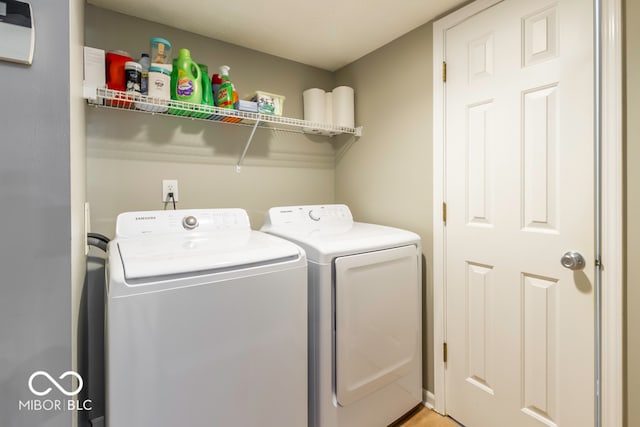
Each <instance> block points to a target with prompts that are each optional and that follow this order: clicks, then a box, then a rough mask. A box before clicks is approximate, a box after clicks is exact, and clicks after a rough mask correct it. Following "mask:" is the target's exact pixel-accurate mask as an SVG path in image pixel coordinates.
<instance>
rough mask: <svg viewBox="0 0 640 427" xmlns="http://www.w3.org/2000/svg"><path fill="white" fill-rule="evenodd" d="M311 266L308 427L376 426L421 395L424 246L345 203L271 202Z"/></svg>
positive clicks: (269, 224)
mask: <svg viewBox="0 0 640 427" xmlns="http://www.w3.org/2000/svg"><path fill="white" fill-rule="evenodd" d="M262 231H266V232H268V233H271V234H274V235H277V236H281V237H284V238H286V239H288V240H291V241H293V242H295V243H297V244H298V245H300V246H301V247H302V248H303V249H304V250H305V252H306V254H307V261H308V265H309V426H311V427H378V426H379V427H383V426H387V425H389V424H391V423H392V422H394V421H395V420H397V419H398V418H400V417H401V416H403V415H404V414H406V413H407V412H408V411H410V410H411V409H413V408H414V407H415V406H416V405H418V404H419V403H420V402H421V401H422V344H421V343H422V332H421V331H422V327H421V322H422V314H421V313H422V303H421V294H422V291H421V288H422V286H421V244H420V237H419V236H418V235H417V234H415V233H412V232H409V231H406V230H400V229H397V228H391V227H385V226H381V225H374V224H365V223H359V222H354V221H353V217H352V215H351V212H350V210H349V208H348V207H347V206H345V205H324V206H291V207H277V208H272V209H270V210H269V212H268V213H267V215H266V219H265V225H264V226H263V228H262Z"/></svg>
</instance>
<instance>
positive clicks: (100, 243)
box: [87, 233, 109, 252]
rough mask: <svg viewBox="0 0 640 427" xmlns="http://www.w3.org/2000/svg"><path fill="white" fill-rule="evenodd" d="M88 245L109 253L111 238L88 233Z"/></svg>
mask: <svg viewBox="0 0 640 427" xmlns="http://www.w3.org/2000/svg"><path fill="white" fill-rule="evenodd" d="M87 244H88V245H89V246H94V247H96V248H98V249H102V250H103V251H104V252H107V245H108V244H109V238H108V237H107V236H104V235H102V234H100V233H87Z"/></svg>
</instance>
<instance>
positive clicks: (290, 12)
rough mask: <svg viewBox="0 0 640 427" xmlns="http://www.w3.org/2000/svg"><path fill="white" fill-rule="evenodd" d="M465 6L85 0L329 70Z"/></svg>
mask: <svg viewBox="0 0 640 427" xmlns="http://www.w3.org/2000/svg"><path fill="white" fill-rule="evenodd" d="M467 1H468V0H395V1H393V0H392V1H389V0H315V1H313V0H231V1H222V0H186V1H185V0H181V1H176V0H88V2H89V3H91V4H93V5H96V6H99V7H102V8H105V9H110V10H114V11H116V12H121V13H124V14H127V15H132V16H136V17H139V18H142V19H147V20H149V21H154V22H159V23H161V24H165V25H169V26H172V27H179V28H180V29H183V30H186V31H190V32H193V33H197V34H200V35H203V36H207V37H210V38H213V39H217V40H222V41H225V42H228V43H232V44H236V45H240V46H243V47H247V48H250V49H255V50H258V51H261V52H265V53H269V54H271V55H275V56H279V57H282V58H286V59H289V60H292V61H297V62H301V63H303V64H308V65H312V66H315V67H318V68H322V69H326V70H329V71H335V70H337V69H339V68H341V67H343V66H345V65H347V64H349V63H351V62H353V61H355V60H357V59H358V58H361V57H362V56H364V55H366V54H367V53H369V52H372V51H374V50H376V49H378V48H379V47H381V46H384V45H385V44H387V43H389V42H390V41H392V40H394V39H396V38H398V37H400V36H402V35H403V34H406V33H407V32H409V31H411V30H413V29H414V28H416V27H419V26H420V25H422V24H424V23H426V22H428V21H431V20H432V19H433V18H435V17H437V16H440V15H442V14H443V13H445V12H446V11H448V10H451V9H453V8H455V7H457V6H459V5H461V4H463V3H466V2H467ZM176 23H179V24H176Z"/></svg>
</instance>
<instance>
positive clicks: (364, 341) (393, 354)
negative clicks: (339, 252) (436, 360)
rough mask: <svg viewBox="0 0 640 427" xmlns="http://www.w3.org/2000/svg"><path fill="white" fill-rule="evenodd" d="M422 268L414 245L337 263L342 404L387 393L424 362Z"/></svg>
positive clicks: (337, 362)
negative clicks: (421, 361)
mask: <svg viewBox="0 0 640 427" xmlns="http://www.w3.org/2000/svg"><path fill="white" fill-rule="evenodd" d="M419 268H420V264H419V258H418V249H417V247H416V246H414V245H410V246H403V247H399V248H393V249H385V250H380V251H375V252H368V253H363V254H357V255H349V256H344V257H339V258H336V260H335V294H334V295H335V313H336V319H335V322H336V323H335V327H336V333H335V343H334V348H335V369H336V395H337V399H338V403H339V404H340V405H342V406H346V405H348V404H350V403H352V402H354V401H356V400H358V399H360V398H362V397H364V396H366V395H368V394H369V393H371V392H374V391H376V390H379V389H381V388H382V387H384V386H386V385H387V384H390V383H392V382H394V381H396V380H398V379H399V378H401V377H403V376H404V375H406V374H408V373H409V372H410V371H411V369H412V368H413V367H414V366H415V365H414V364H415V363H420V360H418V359H419V355H420V345H421V344H420V342H421V341H420V339H421V338H420V334H421V326H420V325H421V324H420V322H421V315H420V310H421V302H420V294H421V290H420V271H419Z"/></svg>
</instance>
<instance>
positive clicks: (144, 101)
mask: <svg viewBox="0 0 640 427" xmlns="http://www.w3.org/2000/svg"><path fill="white" fill-rule="evenodd" d="M91 93H93V91H91ZM88 100H89V102H90V104H92V105H93V106H95V107H99V108H110V109H116V110H129V111H135V112H140V113H147V114H153V115H164V116H171V117H182V118H186V119H190V120H203V121H209V122H217V123H227V124H236V125H241V126H252V127H254V128H255V127H264V128H269V129H277V130H284V131H289V132H297V133H307V134H314V135H324V136H334V135H339V134H352V135H355V136H360V135H361V134H362V127H356V128H352V127H344V126H333V125H330V124H326V123H317V122H310V121H306V120H300V119H293V118H289V117H282V116H276V115H269V114H260V113H251V112H247V111H239V110H232V109H227V108H219V107H214V106H209V105H203V104H193V103H190V102H182V101H174V100H163V99H157V98H151V97H148V96H146V95H141V94H138V93H132V92H121V91H116V90H112V89H103V88H97V89H96V97H95V98H92V97H88Z"/></svg>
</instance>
